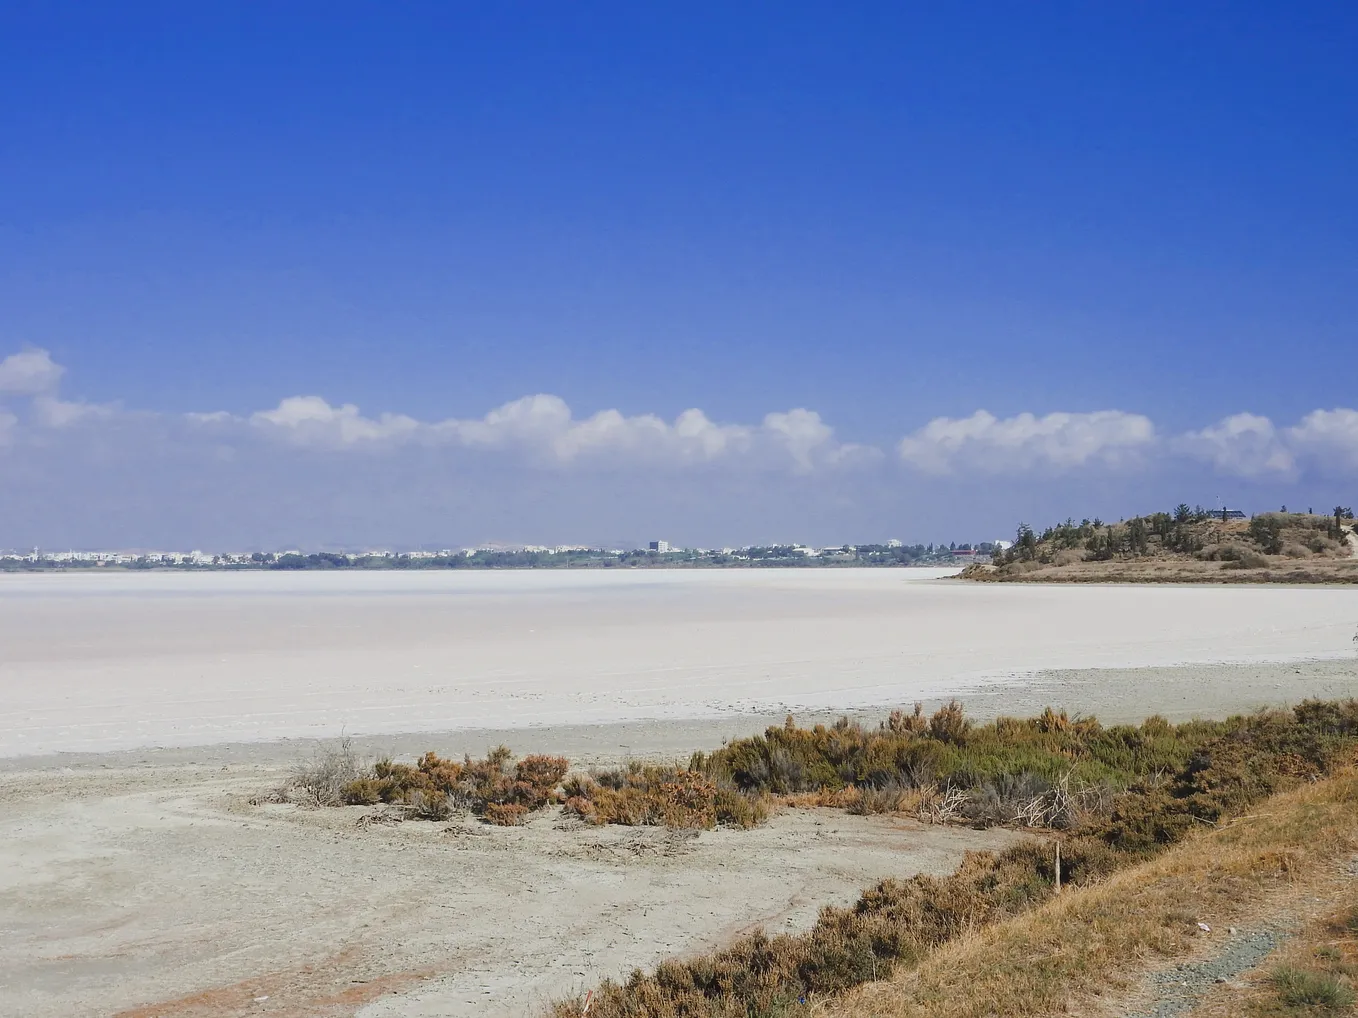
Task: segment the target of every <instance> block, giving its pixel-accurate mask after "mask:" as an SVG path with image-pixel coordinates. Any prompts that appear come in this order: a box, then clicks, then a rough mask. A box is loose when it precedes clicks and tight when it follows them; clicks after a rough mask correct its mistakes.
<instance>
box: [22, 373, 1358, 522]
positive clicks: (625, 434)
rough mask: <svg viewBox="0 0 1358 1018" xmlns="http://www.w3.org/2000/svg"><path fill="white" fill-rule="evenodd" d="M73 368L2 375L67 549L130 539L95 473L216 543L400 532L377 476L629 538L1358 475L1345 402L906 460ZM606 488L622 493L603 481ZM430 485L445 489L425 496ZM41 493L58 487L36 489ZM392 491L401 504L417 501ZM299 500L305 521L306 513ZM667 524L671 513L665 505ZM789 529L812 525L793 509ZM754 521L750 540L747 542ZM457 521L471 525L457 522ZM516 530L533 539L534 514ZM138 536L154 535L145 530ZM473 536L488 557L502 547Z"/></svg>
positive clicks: (1122, 416)
mask: <svg viewBox="0 0 1358 1018" xmlns="http://www.w3.org/2000/svg"><path fill="white" fill-rule="evenodd" d="M65 373H66V369H65V367H64V366H63V365H60V364H58V363H56V362H55V361H54V360H53V359H52V357H51V355H50V353H49V352H48V351H47V350H44V349H41V348H38V347H29V348H26V349H23V350H20V351H18V352H15V353H12V354H10V355H9V356H7V357H5V358H4V359H3V360H0V470H3V472H4V475H5V476H6V477H7V483H6V484H5V485H4V492H3V494H4V503H3V505H4V507H5V508H6V509H7V510H8V515H10V516H11V517H17V518H27V519H30V520H37V519H46V520H53V519H65V520H66V522H65V523H64V524H63V526H65V527H66V529H67V530H69V531H70V533H68V534H64V535H62V536H63V537H64V538H65V541H67V542H75V543H88V542H90V541H92V540H97V539H102V540H104V541H108V540H109V538H110V537H115V536H116V528H115V532H114V533H113V534H109V535H108V536H104V535H105V534H106V533H107V532H108V528H107V527H101V526H99V525H98V524H97V523H96V522H95V521H96V520H97V519H98V517H99V515H100V502H99V496H97V495H96V496H95V498H94V501H93V502H91V501H89V496H90V492H89V491H88V490H86V491H85V492H84V493H83V494H80V495H77V493H78V492H80V491H81V484H80V483H79V478H81V477H85V478H94V477H98V478H101V483H102V484H104V485H108V483H109V479H110V477H116V478H117V482H116V484H115V485H114V486H113V487H114V490H115V491H116V492H118V493H119V495H120V497H122V498H123V499H124V503H125V504H127V500H128V499H130V500H131V503H132V504H135V505H140V506H143V507H147V506H154V507H157V511H158V512H159V513H161V514H162V515H164V516H165V517H167V518H168V519H173V520H176V521H177V522H175V523H174V525H173V527H172V529H175V530H176V531H185V532H189V533H193V534H195V536H197V537H198V538H199V540H201V541H208V540H211V539H217V540H229V539H231V538H232V537H235V539H237V540H240V539H241V538H242V537H243V536H245V535H243V534H239V533H229V532H230V531H231V528H230V527H225V528H219V529H222V530H223V533H222V534H221V536H220V537H218V535H217V534H216V533H215V532H214V530H213V527H214V524H213V523H212V519H213V518H214V517H215V518H217V519H219V520H220V519H221V518H222V517H223V516H227V517H229V516H231V515H232V514H233V513H238V512H240V511H242V510H243V509H244V508H245V506H244V503H247V502H252V504H253V505H254V506H255V508H256V509H258V508H259V507H260V506H262V505H267V504H275V505H281V506H283V507H287V506H291V507H292V511H293V516H294V517H295V519H296V521H297V522H294V523H293V524H292V526H293V528H294V529H298V528H302V527H310V528H311V529H312V530H314V531H318V532H322V533H324V534H325V539H326V540H328V541H330V542H332V543H334V542H341V543H344V542H362V541H364V540H367V539H371V537H372V536H373V535H374V534H379V533H380V534H382V536H388V535H386V534H385V533H383V531H382V527H383V520H384V519H389V517H390V514H391V506H390V504H388V505H386V508H385V509H384V508H382V506H381V505H379V504H377V503H374V502H372V501H371V500H370V499H369V500H365V499H364V498H361V497H356V495H357V494H358V493H361V492H362V489H363V488H364V487H365V485H367V484H369V483H370V481H371V480H372V479H374V478H377V477H380V476H386V477H391V476H394V475H392V474H390V473H384V471H390V470H392V469H397V470H398V471H399V470H400V469H406V470H411V469H415V467H416V465H418V476H419V477H420V478H421V481H422V483H413V482H412V481H411V479H410V477H409V476H407V482H406V483H408V484H410V486H411V490H412V491H413V492H414V491H417V492H418V493H419V495H418V497H420V498H422V499H423V500H424V504H425V505H426V507H427V508H429V509H433V510H435V511H436V510H437V508H438V507H439V506H441V505H445V504H446V505H450V506H451V505H457V504H462V505H463V506H464V508H465V507H466V505H467V503H466V501H465V497H464V496H465V494H466V491H465V488H466V487H467V486H471V485H474V486H475V487H476V488H477V489H478V490H479V491H481V492H482V493H483V494H484V495H485V496H486V498H487V501H486V502H485V503H484V504H483V505H482V507H481V511H480V513H479V515H478V513H476V512H473V513H471V514H470V517H471V518H475V519H482V520H485V519H492V520H493V519H494V518H495V515H496V512H497V510H495V509H494V508H493V507H494V504H495V502H496V500H497V499H499V500H504V499H506V498H509V499H513V500H514V501H515V502H518V503H522V502H523V500H524V499H525V497H527V498H528V499H529V501H531V495H529V496H525V495H524V494H523V493H522V489H523V488H525V487H527V488H528V489H529V490H530V491H531V490H534V485H535V484H536V483H537V482H535V481H534V480H533V478H535V477H537V478H541V477H547V478H555V480H549V481H548V482H547V487H546V488H539V489H537V490H541V491H544V492H548V493H547V494H546V495H544V496H543V498H544V501H543V505H542V507H541V508H542V512H543V515H542V517H541V518H540V521H539V523H538V524H536V525H538V526H541V527H542V528H543V529H550V527H549V526H548V522H549V519H550V516H549V514H552V513H558V512H559V511H560V506H561V504H562V502H563V501H564V502H566V503H569V504H570V506H571V507H572V508H573V510H574V512H575V513H576V515H577V517H579V518H582V519H585V520H594V521H595V522H596V524H598V525H603V526H610V527H613V528H615V529H616V528H617V527H619V526H624V525H625V524H624V523H622V522H620V520H619V519H618V518H616V516H615V518H613V519H609V517H610V515H614V514H616V512H617V511H618V509H619V507H620V506H624V505H625V504H626V503H627V501H628V499H629V498H631V497H632V496H633V495H635V494H636V493H637V491H639V490H641V489H647V490H648V491H649V494H650V497H651V498H652V499H653V500H654V499H656V498H659V499H660V501H662V502H667V503H669V504H674V505H679V504H688V505H690V506H692V505H695V504H699V505H702V506H705V507H706V509H707V510H709V511H710V512H712V513H714V514H720V513H721V512H722V511H724V510H723V506H724V505H726V504H727V503H729V505H727V510H726V511H729V509H730V508H731V507H733V506H739V505H744V506H746V507H749V506H751V505H758V504H759V502H760V497H759V496H760V493H761V492H762V494H763V495H764V496H766V497H771V498H772V499H773V500H774V501H775V502H778V503H779V504H780V505H782V506H783V508H784V510H785V509H786V505H787V503H786V499H789V498H790V499H791V500H792V504H793V505H796V504H797V502H798V500H802V502H803V503H804V504H806V505H810V504H811V503H814V502H816V500H817V499H820V500H822V502H823V500H824V499H825V498H826V497H827V496H828V497H830V499H831V502H833V503H834V504H835V505H836V506H837V507H838V509H839V510H841V511H842V510H843V509H844V508H845V505H846V502H852V501H853V500H854V499H855V497H856V493H858V492H862V493H865V495H866V496H867V497H869V498H874V497H875V498H877V499H878V500H880V499H882V498H883V497H884V496H883V492H884V491H890V490H893V488H892V486H893V485H895V486H897V488H898V487H899V486H901V485H906V486H908V487H910V488H912V489H913V490H916V491H918V490H919V489H920V487H921V486H924V487H926V488H932V487H939V488H940V490H942V488H943V487H945V486H946V485H948V484H949V483H950V482H959V481H960V482H962V483H963V484H972V485H974V484H976V483H978V482H981V483H984V484H986V485H988V486H990V487H989V490H990V491H991V492H992V494H991V496H990V497H991V498H992V499H999V498H1000V497H1001V493H1002V491H1003V488H1002V486H1003V485H1004V484H1006V483H1013V482H1025V481H1026V482H1033V481H1041V482H1043V483H1046V484H1050V483H1052V482H1054V481H1060V480H1061V479H1072V478H1075V479H1083V480H1084V481H1085V482H1088V481H1089V480H1090V479H1094V480H1097V481H1099V482H1100V483H1105V484H1106V483H1110V482H1112V481H1114V480H1117V479H1120V480H1122V481H1127V480H1129V479H1131V480H1134V481H1135V482H1136V483H1137V484H1138V485H1144V484H1145V483H1146V482H1147V481H1148V480H1153V479H1154V478H1156V477H1157V476H1160V475H1173V474H1175V473H1176V471H1177V472H1178V473H1179V474H1180V475H1182V473H1183V471H1185V470H1188V471H1194V472H1196V473H1198V474H1201V472H1202V468H1203V467H1204V466H1205V467H1208V468H1210V470H1211V472H1212V474H1213V475H1214V476H1216V477H1218V478H1223V479H1235V480H1237V481H1244V482H1250V483H1253V484H1256V485H1259V484H1267V485H1272V486H1273V487H1271V488H1270V489H1269V490H1270V493H1271V494H1276V493H1278V492H1281V493H1282V494H1283V495H1284V496H1285V495H1286V493H1287V486H1294V485H1297V484H1298V483H1300V482H1302V481H1304V480H1307V479H1315V480H1320V481H1339V482H1344V481H1353V480H1354V479H1358V410H1353V409H1349V408H1343V407H1336V408H1329V409H1316V410H1314V411H1312V412H1310V413H1308V414H1306V415H1305V416H1304V417H1302V419H1301V420H1299V421H1297V422H1295V423H1292V424H1289V425H1283V426H1279V425H1277V424H1275V423H1274V422H1273V421H1271V420H1269V419H1268V418H1267V417H1263V416H1259V415H1256V414H1252V413H1248V412H1240V413H1236V414H1234V415H1231V416H1229V417H1226V418H1224V419H1222V420H1219V421H1216V422H1209V423H1206V424H1204V425H1203V426H1202V427H1200V428H1198V429H1196V430H1191V431H1187V432H1184V433H1179V434H1166V433H1164V432H1163V431H1162V430H1161V429H1159V428H1157V426H1156V425H1155V423H1154V422H1153V421H1152V420H1151V419H1150V418H1149V417H1147V416H1145V415H1143V414H1138V413H1133V412H1127V411H1123V410H1116V409H1109V410H1099V411H1093V412H1082V413H1074V412H1063V411H1055V412H1049V413H1045V414H1042V415H1037V414H1034V413H1019V414H1015V415H1013V416H1010V417H1005V418H1000V417H996V416H995V415H993V414H991V413H989V412H988V411H986V410H984V409H978V410H976V411H974V412H973V413H971V414H970V415H969V416H965V417H938V418H935V419H933V420H930V421H927V422H926V423H924V424H923V425H921V426H919V427H916V428H914V429H913V430H910V431H908V433H906V434H905V435H904V437H902V438H901V439H900V440H899V442H898V443H897V444H896V446H895V449H894V450H893V451H891V452H888V451H886V450H884V449H882V448H879V447H878V446H876V445H874V444H872V443H867V442H864V443H859V442H852V441H846V440H844V439H843V438H841V437H840V436H839V435H838V434H837V433H836V430H835V429H834V427H832V426H831V424H829V423H828V422H826V421H825V420H823V419H822V418H821V416H820V415H819V414H818V413H817V412H816V411H814V410H811V409H807V408H803V407H798V408H793V409H789V410H784V411H773V412H770V413H767V414H765V415H764V417H763V418H762V419H761V420H759V421H757V422H746V423H732V422H718V421H714V420H712V419H711V418H709V417H708V415H707V414H706V413H704V412H703V411H702V410H700V409H697V408H693V409H689V410H685V411H684V412H683V413H681V414H679V415H678V416H677V417H676V418H675V419H674V420H672V421H669V420H665V419H663V418H662V417H660V416H657V415H654V414H639V415H632V416H628V415H625V414H623V413H621V412H619V411H618V410H615V409H605V410H600V411H597V412H595V413H592V414H590V415H589V416H586V417H577V416H576V415H575V413H574V412H573V410H572V409H571V407H570V406H568V405H567V403H566V402H565V401H564V400H562V399H561V398H560V397H558V396H554V395H550V394H544V393H539V394H532V395H526V396H524V397H522V398H520V399H517V400H513V401H511V402H508V403H505V404H504V405H502V406H499V407H495V408H492V409H490V410H488V411H487V412H485V413H484V414H483V416H480V417H467V418H458V417H450V418H447V419H443V420H433V421H421V420H417V419H415V418H414V417H411V416H408V415H405V414H401V413H381V414H378V415H376V416H369V415H365V414H364V413H363V412H362V411H361V410H360V409H359V408H358V407H357V406H355V405H353V404H349V403H344V404H338V405H337V404H333V403H331V402H329V401H328V400H326V399H325V398H323V397H321V396H318V395H295V396H289V397H286V398H283V399H282V400H280V401H279V403H278V405H277V406H275V407H272V408H269V409H263V410H259V411H256V412H253V413H250V414H247V415H236V414H230V413H226V412H221V411H202V412H192V413H184V414H166V413H159V412H156V411H152V410H143V409H128V408H124V407H122V406H121V405H118V404H94V403H87V402H82V401H79V400H66V399H63V398H62V396H61V393H60V388H61V382H62V379H63V376H64V375H65ZM57 466H62V467H64V469H55V468H56V467H57ZM256 468H258V472H259V473H260V474H261V475H263V474H267V475H269V476H270V477H271V478H272V480H271V481H270V485H269V487H268V496H267V497H263V498H261V492H260V491H259V490H258V489H255V488H252V487H251V484H250V482H249V478H250V476H251V474H252V472H253V471H255V470H256ZM186 472H187V473H186ZM203 472H207V473H210V474H213V475H217V476H219V477H220V478H221V479H222V482H223V483H222V484H219V485H218V486H217V487H216V488H215V489H214V490H213V492H212V494H211V498H212V500H213V507H212V509H211V510H210V511H205V510H204V506H203V504H202V502H201V500H200V499H199V498H198V497H196V496H195V495H194V494H193V492H192V486H189V487H185V486H184V485H183V484H182V483H179V482H182V481H183V480H184V479H185V478H186V477H187V476H190V475H195V474H201V473H203ZM604 476H607V477H608V478H609V480H608V481H607V482H606V483H599V482H598V479H599V478H600V477H604ZM431 477H433V478H435V479H436V483H435V484H434V486H433V487H430V486H429V484H428V483H427V482H428V481H429V479H430V478H431ZM563 477H566V478H570V479H571V480H572V481H573V482H575V488H574V489H573V492H572V493H571V494H570V495H569V497H567V496H566V495H565V494H564V489H562V488H561V478H563ZM60 478H65V481H61V480H60ZM232 478H235V480H234V481H233V480H232ZM256 479H257V478H256ZM591 479H593V480H591ZM38 480H43V481H46V482H48V483H33V482H36V481H38ZM200 480H201V478H200ZM26 481H27V482H28V483H25V482H26ZM395 483H397V484H398V485H399V483H400V482H395ZM63 485H65V486H64V487H63ZM657 485H659V488H657ZM751 485H754V486H755V487H757V488H759V489H760V492H755V491H754V489H753V488H752V487H751ZM884 485H885V487H883V486H884ZM1280 485H1281V486H1282V487H1279V486H1280ZM1138 490H1140V489H1138ZM388 496H389V497H396V498H399V488H398V489H393V490H392V491H389V492H388ZM888 497H889V496H888ZM236 501H239V502H241V503H242V505H236V504H235V502H236ZM643 501H644V499H643ZM56 502H61V503H63V504H64V505H65V506H66V508H65V509H63V508H62V506H59V505H57V504H55V503H56ZM300 503H306V504H307V509H306V511H305V512H304V513H301V514H298V513H297V512H296V509H297V506H298V504H300ZM73 504H79V505H83V506H86V507H87V509H88V513H87V514H86V516H85V517H82V515H81V513H79V512H74V513H73V512H72V511H71V510H70V508H69V507H70V506H71V505H73ZM823 504H826V505H828V504H829V503H823ZM520 508H521V506H520ZM1127 508H1128V509H1132V508H1137V507H1127ZM623 511H624V513H625V510H623ZM770 511H771V512H772V517H779V513H778V512H777V511H774V510H770ZM272 512H273V510H269V513H272ZM650 512H651V515H652V516H654V509H653V508H652V510H651V511H650ZM384 514H385V515H384ZM488 514H489V515H488ZM1058 514H1059V513H1058ZM134 515H135V513H134ZM246 515H247V516H248V515H249V513H248V512H246ZM266 515H267V514H266ZM398 515H399V514H398ZM427 515H428V513H426V516H427ZM814 515H815V514H814V513H811V516H814ZM841 515H843V514H842V512H841ZM154 516H155V513H152V514H151V517H154ZM455 516H456V514H455ZM869 516H871V514H869ZM151 517H147V520H148V525H150V523H149V520H150V518H151ZM82 518H83V519H84V522H81V521H82ZM200 518H201V519H200ZM435 518H437V513H436V512H435ZM714 518H716V517H715V516H714ZM779 518H781V519H796V518H797V517H796V514H795V513H793V514H792V516H791V517H788V516H787V514H786V512H783V514H782V516H781V517H779ZM808 518H810V517H808ZM847 518H850V519H851V518H853V514H852V513H849V514H848V515H847ZM750 523H751V521H748V520H747V521H744V522H743V523H742V524H741V525H742V527H744V528H746V529H748V528H749V526H750ZM754 523H755V525H756V526H757V520H756V521H754ZM443 525H444V527H445V528H447V527H449V526H455V524H451V523H450V522H449V521H448V520H446V519H445V520H444V523H443ZM473 525H476V524H473ZM480 525H481V526H482V527H484V525H485V524H484V522H483V523H482V524H480ZM517 525H518V526H519V527H521V528H524V527H526V528H529V529H531V528H533V527H534V526H535V524H534V523H533V516H532V514H531V513H530V514H528V515H527V516H524V517H522V519H521V522H519V523H518V524H517ZM782 525H787V524H786V523H783V524H782ZM133 529H136V528H133ZM577 529H578V524H577ZM21 536H22V538H23V539H24V540H27V539H28V535H26V534H25V535H17V534H16V535H0V545H4V544H5V543H6V541H5V538H6V537H13V538H15V539H16V541H17V539H19V538H20V537H21ZM43 536H44V538H45V539H46V540H48V541H51V540H52V539H53V535H48V534H44V535H43ZM130 536H131V535H129V537H130ZM137 536H139V537H142V538H145V537H146V536H147V535H146V534H145V533H144V532H141V531H139V532H138V534H137ZM298 536H302V535H298ZM419 536H428V535H419ZM457 536H458V537H459V538H460V539H462V540H465V541H468V542H470V541H473V540H476V539H478V538H479V539H484V536H485V535H479V534H478V535H470V534H459V535H457ZM525 536H527V535H525ZM591 536H595V537H598V536H602V535H591ZM260 539H261V540H265V541H267V540H268V538H267V537H266V536H264V535H260ZM409 539H411V540H416V539H418V536H417V535H415V534H411V535H410V537H409ZM124 543H126V542H124Z"/></svg>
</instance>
